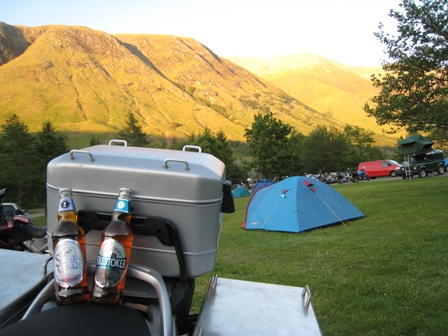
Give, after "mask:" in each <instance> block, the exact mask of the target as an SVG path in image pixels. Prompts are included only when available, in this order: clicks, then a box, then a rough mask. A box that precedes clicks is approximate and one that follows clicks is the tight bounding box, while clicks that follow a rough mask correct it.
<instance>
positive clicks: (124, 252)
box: [91, 188, 134, 305]
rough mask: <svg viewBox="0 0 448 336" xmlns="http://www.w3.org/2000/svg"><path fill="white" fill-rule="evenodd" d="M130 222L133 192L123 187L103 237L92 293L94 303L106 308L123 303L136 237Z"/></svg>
mask: <svg viewBox="0 0 448 336" xmlns="http://www.w3.org/2000/svg"><path fill="white" fill-rule="evenodd" d="M130 221H131V189H128V188H121V189H120V192H119V195H118V200H117V203H116V204H115V208H114V211H113V214H112V220H111V222H110V223H109V225H108V226H107V227H106V228H105V229H104V231H103V232H102V234H101V242H100V250H99V252H98V258H97V262H96V269H95V277H94V281H93V286H92V290H91V299H92V301H93V302H95V303H98V304H104V305H112V304H120V303H121V302H122V300H123V291H124V285H125V282H126V273H127V270H128V264H129V256H130V253H131V247H132V241H133V239H134V235H133V233H132V231H131V228H130V226H129V222H130Z"/></svg>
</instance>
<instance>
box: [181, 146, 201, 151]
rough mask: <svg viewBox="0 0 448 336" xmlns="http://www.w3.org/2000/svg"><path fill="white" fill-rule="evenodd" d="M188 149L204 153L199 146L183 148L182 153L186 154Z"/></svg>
mask: <svg viewBox="0 0 448 336" xmlns="http://www.w3.org/2000/svg"><path fill="white" fill-rule="evenodd" d="M187 149H197V150H198V153H202V148H201V147H199V146H193V145H185V146H184V147H183V148H182V152H186V151H187Z"/></svg>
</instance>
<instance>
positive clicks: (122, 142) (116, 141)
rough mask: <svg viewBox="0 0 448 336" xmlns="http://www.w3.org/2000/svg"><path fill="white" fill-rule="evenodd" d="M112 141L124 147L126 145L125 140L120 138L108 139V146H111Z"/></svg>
mask: <svg viewBox="0 0 448 336" xmlns="http://www.w3.org/2000/svg"><path fill="white" fill-rule="evenodd" d="M114 143H121V144H123V146H124V147H127V146H128V142H127V141H126V140H120V139H112V140H110V141H109V146H112V145H113V144H114Z"/></svg>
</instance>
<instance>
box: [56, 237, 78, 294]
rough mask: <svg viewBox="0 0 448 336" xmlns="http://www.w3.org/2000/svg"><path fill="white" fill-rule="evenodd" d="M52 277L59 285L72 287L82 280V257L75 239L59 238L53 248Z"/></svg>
mask: <svg viewBox="0 0 448 336" xmlns="http://www.w3.org/2000/svg"><path fill="white" fill-rule="evenodd" d="M53 255H54V278H55V280H56V282H57V284H58V285H59V286H61V287H73V286H76V285H77V284H79V283H80V282H81V281H82V277H83V274H84V258H83V256H82V250H81V246H80V245H79V243H78V242H77V241H76V240H73V239H61V240H60V241H59V242H58V243H57V244H56V247H55V249H54V253H53Z"/></svg>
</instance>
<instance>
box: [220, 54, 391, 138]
mask: <svg viewBox="0 0 448 336" xmlns="http://www.w3.org/2000/svg"><path fill="white" fill-rule="evenodd" d="M229 59H230V60H231V61H233V62H234V63H236V64H239V65H240V66H242V67H244V68H246V69H247V70H249V71H251V72H253V73H254V74H257V75H258V76H260V77H262V78H263V79H266V80H268V81H269V82H271V83H272V84H274V85H275V86H277V87H279V88H280V89H282V90H284V91H285V92H286V93H288V94H289V95H291V96H293V97H294V98H296V99H298V100H300V101H301V102H303V103H304V104H305V105H307V106H310V107H311V108H313V109H315V110H317V111H320V112H322V113H324V115H326V116H327V117H332V118H334V119H337V120H338V121H340V122H342V123H346V124H351V125H357V126H359V127H362V128H365V129H368V130H371V131H373V132H375V133H376V134H378V136H377V142H383V143H384V142H387V143H390V142H391V138H390V137H388V136H385V135H384V134H383V133H381V130H382V129H387V127H379V126H378V125H377V124H376V120H375V118H369V117H368V116H367V114H366V113H365V112H364V110H363V109H362V108H363V106H364V104H365V103H366V102H368V101H369V100H370V98H372V97H373V96H375V95H377V94H378V90H377V89H376V88H374V87H373V85H372V82H371V80H370V76H371V75H372V74H379V73H382V68H381V67H350V66H347V65H344V64H341V63H338V62H335V61H332V60H330V59H327V58H325V57H322V56H319V55H312V54H309V53H298V54H293V55H285V56H280V57H274V58H271V59H261V58H247V57H229Z"/></svg>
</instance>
